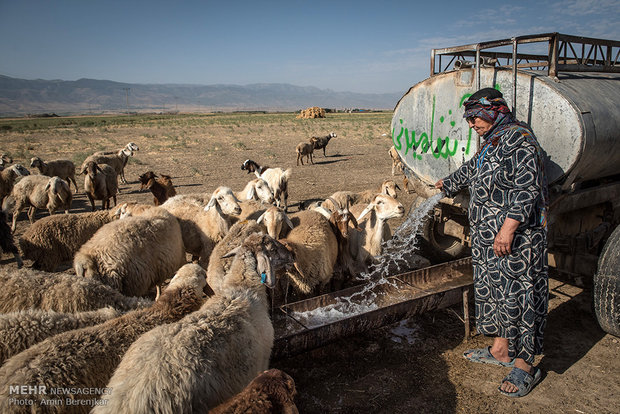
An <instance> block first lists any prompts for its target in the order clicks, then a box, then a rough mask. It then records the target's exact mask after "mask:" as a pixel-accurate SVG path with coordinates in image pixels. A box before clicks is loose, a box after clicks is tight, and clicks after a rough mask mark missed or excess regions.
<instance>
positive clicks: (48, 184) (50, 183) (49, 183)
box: [45, 180, 52, 191]
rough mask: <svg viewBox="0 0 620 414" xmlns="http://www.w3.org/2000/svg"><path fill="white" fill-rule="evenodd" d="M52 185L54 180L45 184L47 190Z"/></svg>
mask: <svg viewBox="0 0 620 414" xmlns="http://www.w3.org/2000/svg"><path fill="white" fill-rule="evenodd" d="M51 186H52V181H51V180H50V181H48V182H47V184H45V191H47V190H49V189H50V187H51Z"/></svg>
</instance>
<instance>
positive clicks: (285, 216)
mask: <svg viewBox="0 0 620 414" xmlns="http://www.w3.org/2000/svg"><path fill="white" fill-rule="evenodd" d="M284 222H285V223H286V224H288V226H289V227H290V228H291V229H292V228H293V227H295V226H293V222H292V221H291V219H290V218H288V216H287V215H286V213H284Z"/></svg>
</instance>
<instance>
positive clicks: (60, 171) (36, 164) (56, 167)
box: [30, 157, 78, 193]
mask: <svg viewBox="0 0 620 414" xmlns="http://www.w3.org/2000/svg"><path fill="white" fill-rule="evenodd" d="M30 166H31V167H33V168H37V169H38V170H39V172H40V173H41V174H42V175H47V176H48V177H54V176H56V177H60V178H62V179H63V180H65V181H67V183H68V184H69V187H71V183H73V186H74V187H75V192H76V193H77V192H78V186H77V183H76V182H75V164H73V162H72V161H69V160H54V161H48V162H45V161H43V160H42V159H41V158H39V157H32V158H31V159H30Z"/></svg>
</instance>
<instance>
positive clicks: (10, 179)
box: [0, 164, 30, 205]
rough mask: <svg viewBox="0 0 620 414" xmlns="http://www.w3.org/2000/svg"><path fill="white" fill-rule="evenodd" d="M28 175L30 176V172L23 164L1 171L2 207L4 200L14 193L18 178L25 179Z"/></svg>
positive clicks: (0, 199) (0, 200) (0, 203)
mask: <svg viewBox="0 0 620 414" xmlns="http://www.w3.org/2000/svg"><path fill="white" fill-rule="evenodd" d="M26 175H30V171H28V170H27V169H26V168H24V167H23V166H22V165H21V164H15V165H11V166H10V167H7V168H5V169H3V170H2V171H0V205H2V203H3V201H4V198H5V197H6V196H8V195H9V194H11V191H13V186H14V185H15V181H16V180H17V177H24V176H26Z"/></svg>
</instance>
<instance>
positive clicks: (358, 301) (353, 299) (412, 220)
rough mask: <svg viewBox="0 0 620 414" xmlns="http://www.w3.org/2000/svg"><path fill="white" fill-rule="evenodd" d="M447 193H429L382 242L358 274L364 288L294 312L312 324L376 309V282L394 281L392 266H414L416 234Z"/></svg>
mask: <svg viewBox="0 0 620 414" xmlns="http://www.w3.org/2000/svg"><path fill="white" fill-rule="evenodd" d="M444 197H445V194H443V193H438V194H436V195H434V196H432V197H429V198H428V199H426V200H424V202H422V203H421V204H420V205H419V206H418V207H417V208H416V209H415V210H412V211H411V212H410V213H409V216H408V217H407V218H406V220H405V221H404V222H403V223H402V224H401V225H400V226H398V228H397V229H396V230H395V231H394V235H393V237H392V238H391V239H390V240H388V241H387V242H384V243H383V253H382V254H381V256H378V257H377V258H376V259H377V262H376V263H374V264H373V265H371V266H370V269H369V271H368V272H367V273H366V272H363V273H361V274H360V275H358V279H359V280H363V281H364V288H363V289H362V290H361V291H359V292H356V293H354V294H353V295H351V296H349V297H340V298H337V301H336V303H334V304H331V305H327V306H324V307H321V308H316V309H313V310H310V311H306V312H293V313H292V316H293V317H294V318H295V319H297V320H299V321H302V323H303V324H304V325H305V326H306V327H308V328H311V327H315V326H320V325H324V324H326V323H330V322H334V321H337V320H340V319H344V318H348V317H351V316H354V315H357V314H360V313H364V312H368V311H371V310H374V309H377V308H378V305H377V303H376V301H375V299H376V298H377V294H376V293H375V292H373V289H374V288H375V287H376V286H377V285H382V284H386V283H391V282H390V281H389V280H388V279H387V276H389V274H388V271H389V270H390V269H394V268H396V269H397V271H398V273H402V272H405V271H408V270H410V269H411V263H409V260H408V259H407V256H411V254H412V252H414V251H416V250H417V248H418V247H417V237H418V235H419V233H420V230H421V228H422V224H423V223H424V219H425V218H426V217H427V216H428V214H429V213H430V211H431V210H432V209H433V207H434V206H435V205H436V204H437V203H439V200H441V199H442V198H444Z"/></svg>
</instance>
